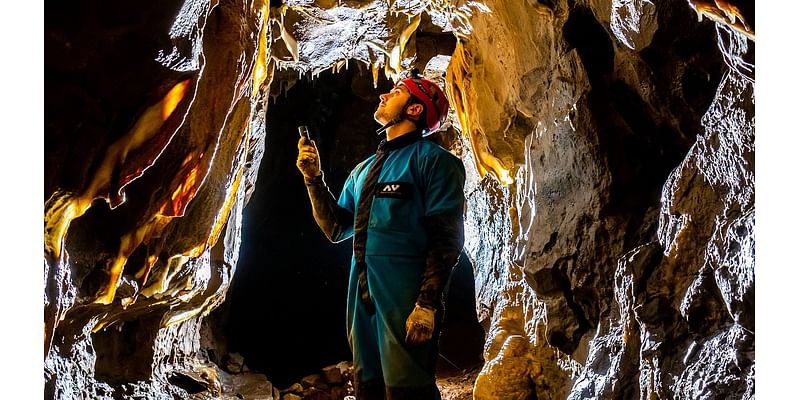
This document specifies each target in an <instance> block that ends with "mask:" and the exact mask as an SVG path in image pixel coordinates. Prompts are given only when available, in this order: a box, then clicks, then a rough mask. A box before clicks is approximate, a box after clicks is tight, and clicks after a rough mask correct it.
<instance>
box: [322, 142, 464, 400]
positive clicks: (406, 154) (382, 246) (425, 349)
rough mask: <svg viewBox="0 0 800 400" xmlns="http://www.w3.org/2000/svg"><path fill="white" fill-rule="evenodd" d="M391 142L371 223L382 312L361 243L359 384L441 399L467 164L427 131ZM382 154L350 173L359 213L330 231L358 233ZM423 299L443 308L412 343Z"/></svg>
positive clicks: (351, 299) (356, 333)
mask: <svg viewBox="0 0 800 400" xmlns="http://www.w3.org/2000/svg"><path fill="white" fill-rule="evenodd" d="M381 145H382V146H384V145H387V146H388V150H384V151H388V153H387V154H385V155H384V156H383V158H384V160H381V161H383V166H382V167H380V168H381V169H380V172H379V175H378V178H377V184H376V185H375V187H374V197H373V199H372V202H371V207H370V210H369V213H368V223H367V224H366V228H365V229H366V248H365V256H364V259H365V264H366V281H367V283H368V285H367V286H368V292H369V298H370V300H371V302H372V303H373V304H374V313H373V312H372V311H373V309H372V307H365V303H364V301H363V300H362V298H361V294H360V292H361V290H362V288H361V287H360V286H359V282H358V275H359V271H358V268H357V266H356V258H357V257H356V254H355V253H354V256H353V259H352V263H351V271H350V279H349V285H348V295H347V333H348V340H349V342H350V348H351V349H352V351H353V358H354V360H353V366H354V375H355V377H356V385H357V386H358V385H367V386H369V385H375V384H377V385H378V386H380V387H381V388H380V389H379V391H381V392H382V391H383V388H382V386H384V385H385V391H386V394H387V395H388V398H389V399H401V398H413V399H415V400H422V399H440V394H439V391H438V389H437V388H436V377H435V366H436V357H437V352H438V347H437V341H438V340H437V338H438V331H439V329H438V328H439V327H440V325H441V318H440V317H441V314H442V303H441V297H442V291H443V286H444V284H445V283H446V281H447V278H448V277H449V273H450V271H452V268H453V267H454V266H455V264H456V262H457V261H458V256H459V254H460V251H461V247H462V246H463V212H464V180H465V173H464V165H463V163H462V162H461V160H460V159H459V158H457V157H455V156H454V155H452V154H451V153H450V152H448V151H447V150H445V149H443V148H442V147H440V146H439V145H437V144H435V143H433V142H431V141H429V140H426V139H423V138H421V134H420V133H419V132H414V133H410V134H406V135H403V136H401V137H399V138H396V139H394V140H392V141H390V142H385V143H382V144H381ZM379 152H380V150H379ZM376 157H377V155H372V156H371V157H369V158H367V159H366V160H364V161H363V162H361V163H360V164H359V165H358V166H356V168H354V170H353V171H352V172H351V174H350V176H349V177H348V179H347V181H346V182H345V184H344V188H343V189H342V192H341V195H340V196H339V200H338V202H337V204H338V207H339V208H340V209H339V210H338V212H339V213H340V215H346V216H350V215H352V218H353V219H352V220H350V223H349V224H346V223H342V224H341V225H343V226H341V227H340V228H339V229H335V230H330V229H329V231H330V232H326V234H327V235H328V237H329V239H331V240H332V241H334V242H338V241H341V240H345V239H347V238H349V237H351V236H352V235H353V234H354V223H355V221H356V216H357V215H358V214H359V210H358V209H357V205H358V204H359V200H360V197H361V194H362V191H363V185H364V179H365V177H366V176H367V171H369V170H370V168H371V166H372V164H373V163H374V162H375V160H376ZM376 172H377V171H376ZM319 181H321V179H320V180H319ZM307 184H308V183H307ZM322 185H323V187H324V182H323V183H322ZM309 193H310V194H311V193H312V189H311V188H309ZM311 197H312V203H313V202H314V197H315V195H313V194H312V196H311ZM367 204H368V202H367ZM328 207H329V208H331V206H328ZM315 208H317V206H315ZM341 211H346V212H345V213H341ZM364 211H365V210H361V212H362V215H363V212H364ZM318 213H320V212H319V211H317V210H315V217H317V220H318V222H319V220H320V218H319V217H318V216H317V214H318ZM321 214H324V213H321ZM345 218H346V217H345ZM362 218H364V217H362ZM340 219H343V218H340ZM365 221H366V220H365ZM362 223H364V222H362ZM320 227H322V228H323V231H326V228H325V227H324V226H323V224H322V223H320ZM356 229H358V228H356ZM430 236H435V237H436V238H438V239H436V238H431V237H430ZM355 245H356V244H355V243H354V246H355ZM415 303H420V304H421V305H424V306H427V307H429V308H434V309H436V310H437V312H436V316H437V321H436V332H435V335H434V337H433V339H432V340H431V341H429V342H427V343H425V344H422V345H419V346H414V347H411V346H407V345H406V344H405V322H406V319H407V318H408V316H409V314H411V311H412V310H413V309H414V305H415ZM393 393H394V394H393ZM365 397H369V396H365ZM381 397H382V393H381Z"/></svg>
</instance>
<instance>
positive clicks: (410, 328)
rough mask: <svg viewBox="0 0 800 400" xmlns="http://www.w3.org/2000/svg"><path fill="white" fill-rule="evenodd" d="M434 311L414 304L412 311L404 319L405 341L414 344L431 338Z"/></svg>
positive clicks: (410, 344)
mask: <svg viewBox="0 0 800 400" xmlns="http://www.w3.org/2000/svg"><path fill="white" fill-rule="evenodd" d="M435 313H436V312H435V311H434V310H432V309H430V308H425V307H421V306H420V305H419V304H417V305H415V306H414V311H412V312H411V315H409V316H408V319H407V320H406V343H407V344H408V345H409V346H416V345H419V344H422V343H425V342H427V341H429V340H431V337H432V336H433V316H434V314H435Z"/></svg>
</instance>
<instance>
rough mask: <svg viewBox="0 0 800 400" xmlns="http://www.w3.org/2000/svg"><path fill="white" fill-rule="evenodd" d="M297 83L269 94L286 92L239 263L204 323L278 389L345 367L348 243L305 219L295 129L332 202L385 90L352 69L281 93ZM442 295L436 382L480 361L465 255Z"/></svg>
mask: <svg viewBox="0 0 800 400" xmlns="http://www.w3.org/2000/svg"><path fill="white" fill-rule="evenodd" d="M354 64H355V63H354ZM295 78H296V77H295V76H292V75H291V73H290V72H283V73H281V74H279V75H278V76H277V77H276V78H275V79H276V80H280V79H284V82H275V83H274V87H287V86H289V87H290V88H289V89H288V91H287V92H285V94H279V95H277V96H276V97H275V98H274V102H272V103H271V104H270V106H269V108H268V112H267V118H266V120H267V137H266V143H265V148H266V150H265V154H264V157H263V160H262V162H261V165H260V168H259V175H258V184H257V185H256V190H255V192H254V194H253V196H252V198H251V200H250V203H249V205H248V206H247V207H246V208H245V210H244V218H243V227H242V245H241V253H240V259H239V264H238V266H237V270H236V273H235V275H234V278H233V283H232V285H231V289H230V292H229V293H228V297H227V300H226V304H224V305H223V306H222V307H220V308H219V309H218V310H216V311H215V312H214V313H212V318H211V321H212V324H217V326H215V327H214V328H213V329H214V330H215V331H216V332H218V338H219V336H223V337H224V340H225V341H226V342H227V343H226V346H225V347H226V348H227V352H228V353H239V354H240V355H242V356H243V357H244V361H245V364H246V365H247V366H248V367H249V368H251V369H252V370H254V371H256V372H260V373H263V374H265V375H266V376H267V377H268V378H269V380H270V381H272V382H273V383H274V384H275V386H277V387H279V388H284V387H287V386H289V385H291V384H292V383H294V382H299V381H300V379H301V378H302V377H303V376H306V375H309V374H312V373H315V372H318V371H319V370H320V369H321V368H323V367H325V366H328V365H333V364H336V363H338V362H340V361H344V360H351V359H352V355H351V353H350V349H349V347H348V344H347V338H346V326H345V300H346V295H347V276H348V272H349V268H350V257H351V252H352V239H350V240H347V241H345V242H342V243H338V244H333V243H330V242H329V241H328V240H327V239H326V238H325V236H324V235H323V234H322V232H321V231H320V230H319V228H318V227H317V225H316V223H315V221H314V219H313V216H312V214H311V207H310V204H309V200H308V195H307V193H306V189H305V186H304V185H303V180H302V177H301V175H300V173H299V171H297V169H296V167H295V165H294V164H295V157H296V156H297V140H298V135H297V126H298V125H308V126H309V129H310V131H311V137H312V138H313V139H314V140H315V141H316V143H317V146H318V147H319V149H320V153H321V157H322V166H323V170H324V172H325V180H326V182H327V183H328V185H329V187H330V188H331V191H332V192H333V193H334V195H336V196H338V194H339V193H338V192H339V190H341V187H342V185H343V183H344V181H345V179H346V178H347V175H348V174H349V172H350V170H351V169H352V168H353V167H354V166H355V165H356V164H357V163H358V162H360V161H361V160H362V159H363V158H365V157H367V156H368V155H370V154H371V153H372V152H374V149H375V148H376V146H377V144H378V143H379V141H380V137H378V136H377V135H375V134H374V133H373V132H374V130H375V129H377V127H378V124H377V123H376V122H374V121H373V119H372V113H373V112H374V109H375V107H376V105H377V104H378V102H379V99H378V94H380V93H383V92H384V91H386V90H388V88H390V83H389V82H388V81H386V80H385V79H381V80H380V81H379V86H378V89H377V90H376V89H374V88H373V86H372V76H371V74H370V73H369V72H368V71H366V70H365V71H360V70H359V69H358V67H355V68H351V69H350V70H348V71H345V72H342V73H338V74H334V73H331V72H326V73H323V74H322V75H320V76H319V77H317V78H315V79H314V80H313V81H310V80H308V79H307V78H300V79H298V80H296V81H295V82H294V84H293V85H286V82H288V81H293V80H294V79H295ZM446 295H447V306H446V308H447V311H446V313H445V321H444V323H443V329H442V337H441V340H440V350H441V351H440V353H441V356H440V360H439V371H440V373H441V374H443V375H447V374H450V373H455V372H460V371H461V370H463V369H468V368H471V367H474V366H476V365H479V364H480V363H481V362H482V360H481V352H482V347H483V338H484V332H483V328H482V327H481V326H480V325H479V323H478V321H477V316H476V312H475V292H474V276H473V272H472V265H471V264H470V262H469V260H468V258H467V257H466V255H464V254H463V253H462V257H461V261H460V262H459V264H458V266H457V267H456V269H455V270H454V273H453V275H452V278H451V284H450V287H449V289H448V291H447V292H446ZM218 356H221V355H218ZM220 358H221V357H220ZM218 361H219V360H218Z"/></svg>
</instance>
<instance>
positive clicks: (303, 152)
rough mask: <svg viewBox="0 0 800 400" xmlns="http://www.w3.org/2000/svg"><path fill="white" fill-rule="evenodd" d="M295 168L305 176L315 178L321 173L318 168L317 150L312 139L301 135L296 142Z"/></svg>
mask: <svg viewBox="0 0 800 400" xmlns="http://www.w3.org/2000/svg"><path fill="white" fill-rule="evenodd" d="M297 150H298V152H297V169H299V170H300V172H301V173H303V176H304V177H306V178H309V179H310V178H315V177H317V176H320V175H322V171H321V170H320V168H319V151H317V144H316V143H314V141H313V140H308V139H306V138H304V137H301V138H300V140H299V141H298V142H297Z"/></svg>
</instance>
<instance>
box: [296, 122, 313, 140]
mask: <svg viewBox="0 0 800 400" xmlns="http://www.w3.org/2000/svg"><path fill="white" fill-rule="evenodd" d="M297 132H298V133H300V136H302V137H304V138H306V140H308V141H310V140H311V136H310V135H309V134H308V127H307V126H305V125H300V126H298V127H297Z"/></svg>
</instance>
